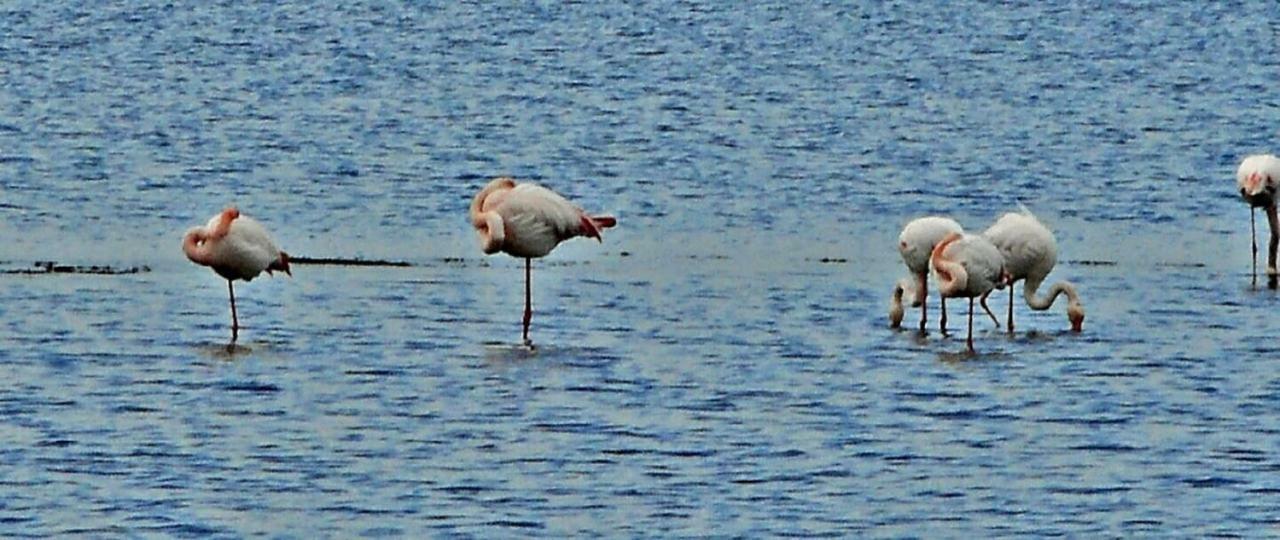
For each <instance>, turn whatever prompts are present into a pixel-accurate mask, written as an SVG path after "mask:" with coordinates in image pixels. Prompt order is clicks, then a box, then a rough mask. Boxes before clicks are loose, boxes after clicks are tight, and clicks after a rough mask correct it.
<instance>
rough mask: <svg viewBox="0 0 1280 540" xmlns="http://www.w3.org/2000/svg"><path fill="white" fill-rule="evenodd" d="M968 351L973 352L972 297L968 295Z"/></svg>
mask: <svg viewBox="0 0 1280 540" xmlns="http://www.w3.org/2000/svg"><path fill="white" fill-rule="evenodd" d="M967 343H968V344H969V352H973V297H972V296H970V297H969V339H968V340H967Z"/></svg>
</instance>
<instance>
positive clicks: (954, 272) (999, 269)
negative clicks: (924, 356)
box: [929, 232, 1007, 352]
mask: <svg viewBox="0 0 1280 540" xmlns="http://www.w3.org/2000/svg"><path fill="white" fill-rule="evenodd" d="M929 264H930V266H932V267H933V274H934V276H935V277H936V278H938V292H939V293H941V294H942V297H943V298H968V299H969V338H968V341H967V342H968V344H969V352H973V299H974V298H977V297H980V296H982V295H984V294H987V293H989V292H991V289H994V288H996V287H1000V286H1003V284H1004V283H1005V282H1006V279H1007V274H1006V273H1005V271H1004V260H1003V257H1001V255H1000V250H999V249H998V248H996V246H995V245H993V244H992V243H991V242H990V241H989V240H987V239H986V238H983V237H982V236H977V235H972V234H961V233H956V232H953V233H950V234H948V235H947V236H946V237H944V238H943V239H942V241H941V242H938V245H937V246H934V248H933V254H932V255H931V256H930V257H929Z"/></svg>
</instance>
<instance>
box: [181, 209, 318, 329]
mask: <svg viewBox="0 0 1280 540" xmlns="http://www.w3.org/2000/svg"><path fill="white" fill-rule="evenodd" d="M182 252H183V253H186V254H187V258H188V259H191V262H194V263H196V264H201V265H204V266H208V267H210V268H212V269H213V271H214V272H217V273H218V275H219V276H222V277H223V278H225V279H226V280H227V293H228V294H230V296H231V344H232V345H234V344H235V342H236V338H238V337H239V336H240V321H239V319H238V318H237V317H236V290H235V285H233V284H232V282H233V281H235V280H237V279H243V280H245V281H252V280H253V278H255V277H258V274H261V273H262V272H263V271H264V270H265V271H266V272H267V274H271V272H272V271H275V270H278V271H281V272H284V273H286V274H289V275H290V276H292V275H293V273H292V272H290V271H289V255H288V254H287V253H285V252H283V251H280V249H279V248H277V247H276V244H275V242H272V241H271V236H270V235H269V234H267V229H266V228H264V227H263V226H262V224H261V223H258V222H257V221H254V219H253V218H251V217H249V216H242V215H240V211H239V210H237V209H235V208H234V207H229V208H227V209H226V210H223V211H222V212H221V213H219V214H218V215H216V216H213V218H212V219H210V220H209V223H208V224H207V225H205V226H204V227H192V228H191V229H188V230H187V234H186V235H185V236H183V237H182Z"/></svg>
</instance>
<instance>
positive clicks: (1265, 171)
mask: <svg viewBox="0 0 1280 540" xmlns="http://www.w3.org/2000/svg"><path fill="white" fill-rule="evenodd" d="M1236 186H1237V187H1239V188H1240V196H1241V197H1242V198H1244V200H1245V202H1247V203H1249V238H1250V241H1251V242H1252V247H1253V284H1254V285H1255V286H1256V285H1257V284H1258V231H1257V226H1256V225H1254V221H1255V216H1256V215H1257V212H1255V211H1254V210H1255V209H1257V208H1258V207H1263V208H1266V209H1267V222H1268V224H1269V225H1270V226H1271V245H1270V249H1269V250H1268V254H1267V278H1268V280H1269V282H1270V285H1271V287H1272V288H1275V282H1276V246H1277V245H1280V219H1278V218H1277V216H1276V189H1277V187H1280V159H1277V158H1276V157H1275V156H1273V155H1271V154H1259V155H1255V156H1249V157H1246V158H1244V161H1242V162H1240V168H1239V169H1236Z"/></svg>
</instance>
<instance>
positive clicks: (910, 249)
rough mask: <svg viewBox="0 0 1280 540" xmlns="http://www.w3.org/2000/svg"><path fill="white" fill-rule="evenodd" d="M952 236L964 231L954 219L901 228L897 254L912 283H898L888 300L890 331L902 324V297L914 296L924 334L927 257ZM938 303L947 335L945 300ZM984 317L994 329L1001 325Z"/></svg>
mask: <svg viewBox="0 0 1280 540" xmlns="http://www.w3.org/2000/svg"><path fill="white" fill-rule="evenodd" d="M951 233H958V234H963V233H964V229H963V228H962V227H960V224H959V223H956V221H955V220H954V219H951V218H945V217H939V216H925V217H922V218H918V219H914V220H912V221H911V222H910V223H907V225H906V227H903V228H902V233H901V234H899V235H898V254H899V255H901V256H902V262H903V263H905V264H906V265H907V270H908V271H910V272H911V276H912V278H913V279H901V280H899V281H898V282H897V283H896V284H894V286H893V295H892V296H891V297H890V299H889V326H890V327H891V328H898V327H899V326H900V325H901V324H902V318H903V315H904V310H903V307H902V300H903V297H905V296H907V294H908V293H913V294H912V295H911V296H912V298H911V306H912V307H915V306H920V331H921V332H924V328H925V323H926V322H927V319H928V310H927V306H926V305H925V303H926V299H927V298H928V294H929V257H930V256H931V255H932V253H933V248H934V247H935V246H937V245H938V242H941V241H942V239H943V238H945V237H946V236H947V235H949V234H951ZM940 303H941V305H942V309H941V317H940V319H941V320H940V321H939V324H938V328H939V329H940V330H941V331H942V332H944V333H945V332H946V331H947V297H946V296H943V297H941V299H940ZM983 308H984V309H985V308H986V306H985V305H984V306H983ZM987 314H988V315H990V316H991V320H992V321H994V322H995V323H996V326H999V325H1000V323H999V321H998V320H997V319H996V316H995V314H993V313H991V310H987Z"/></svg>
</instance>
